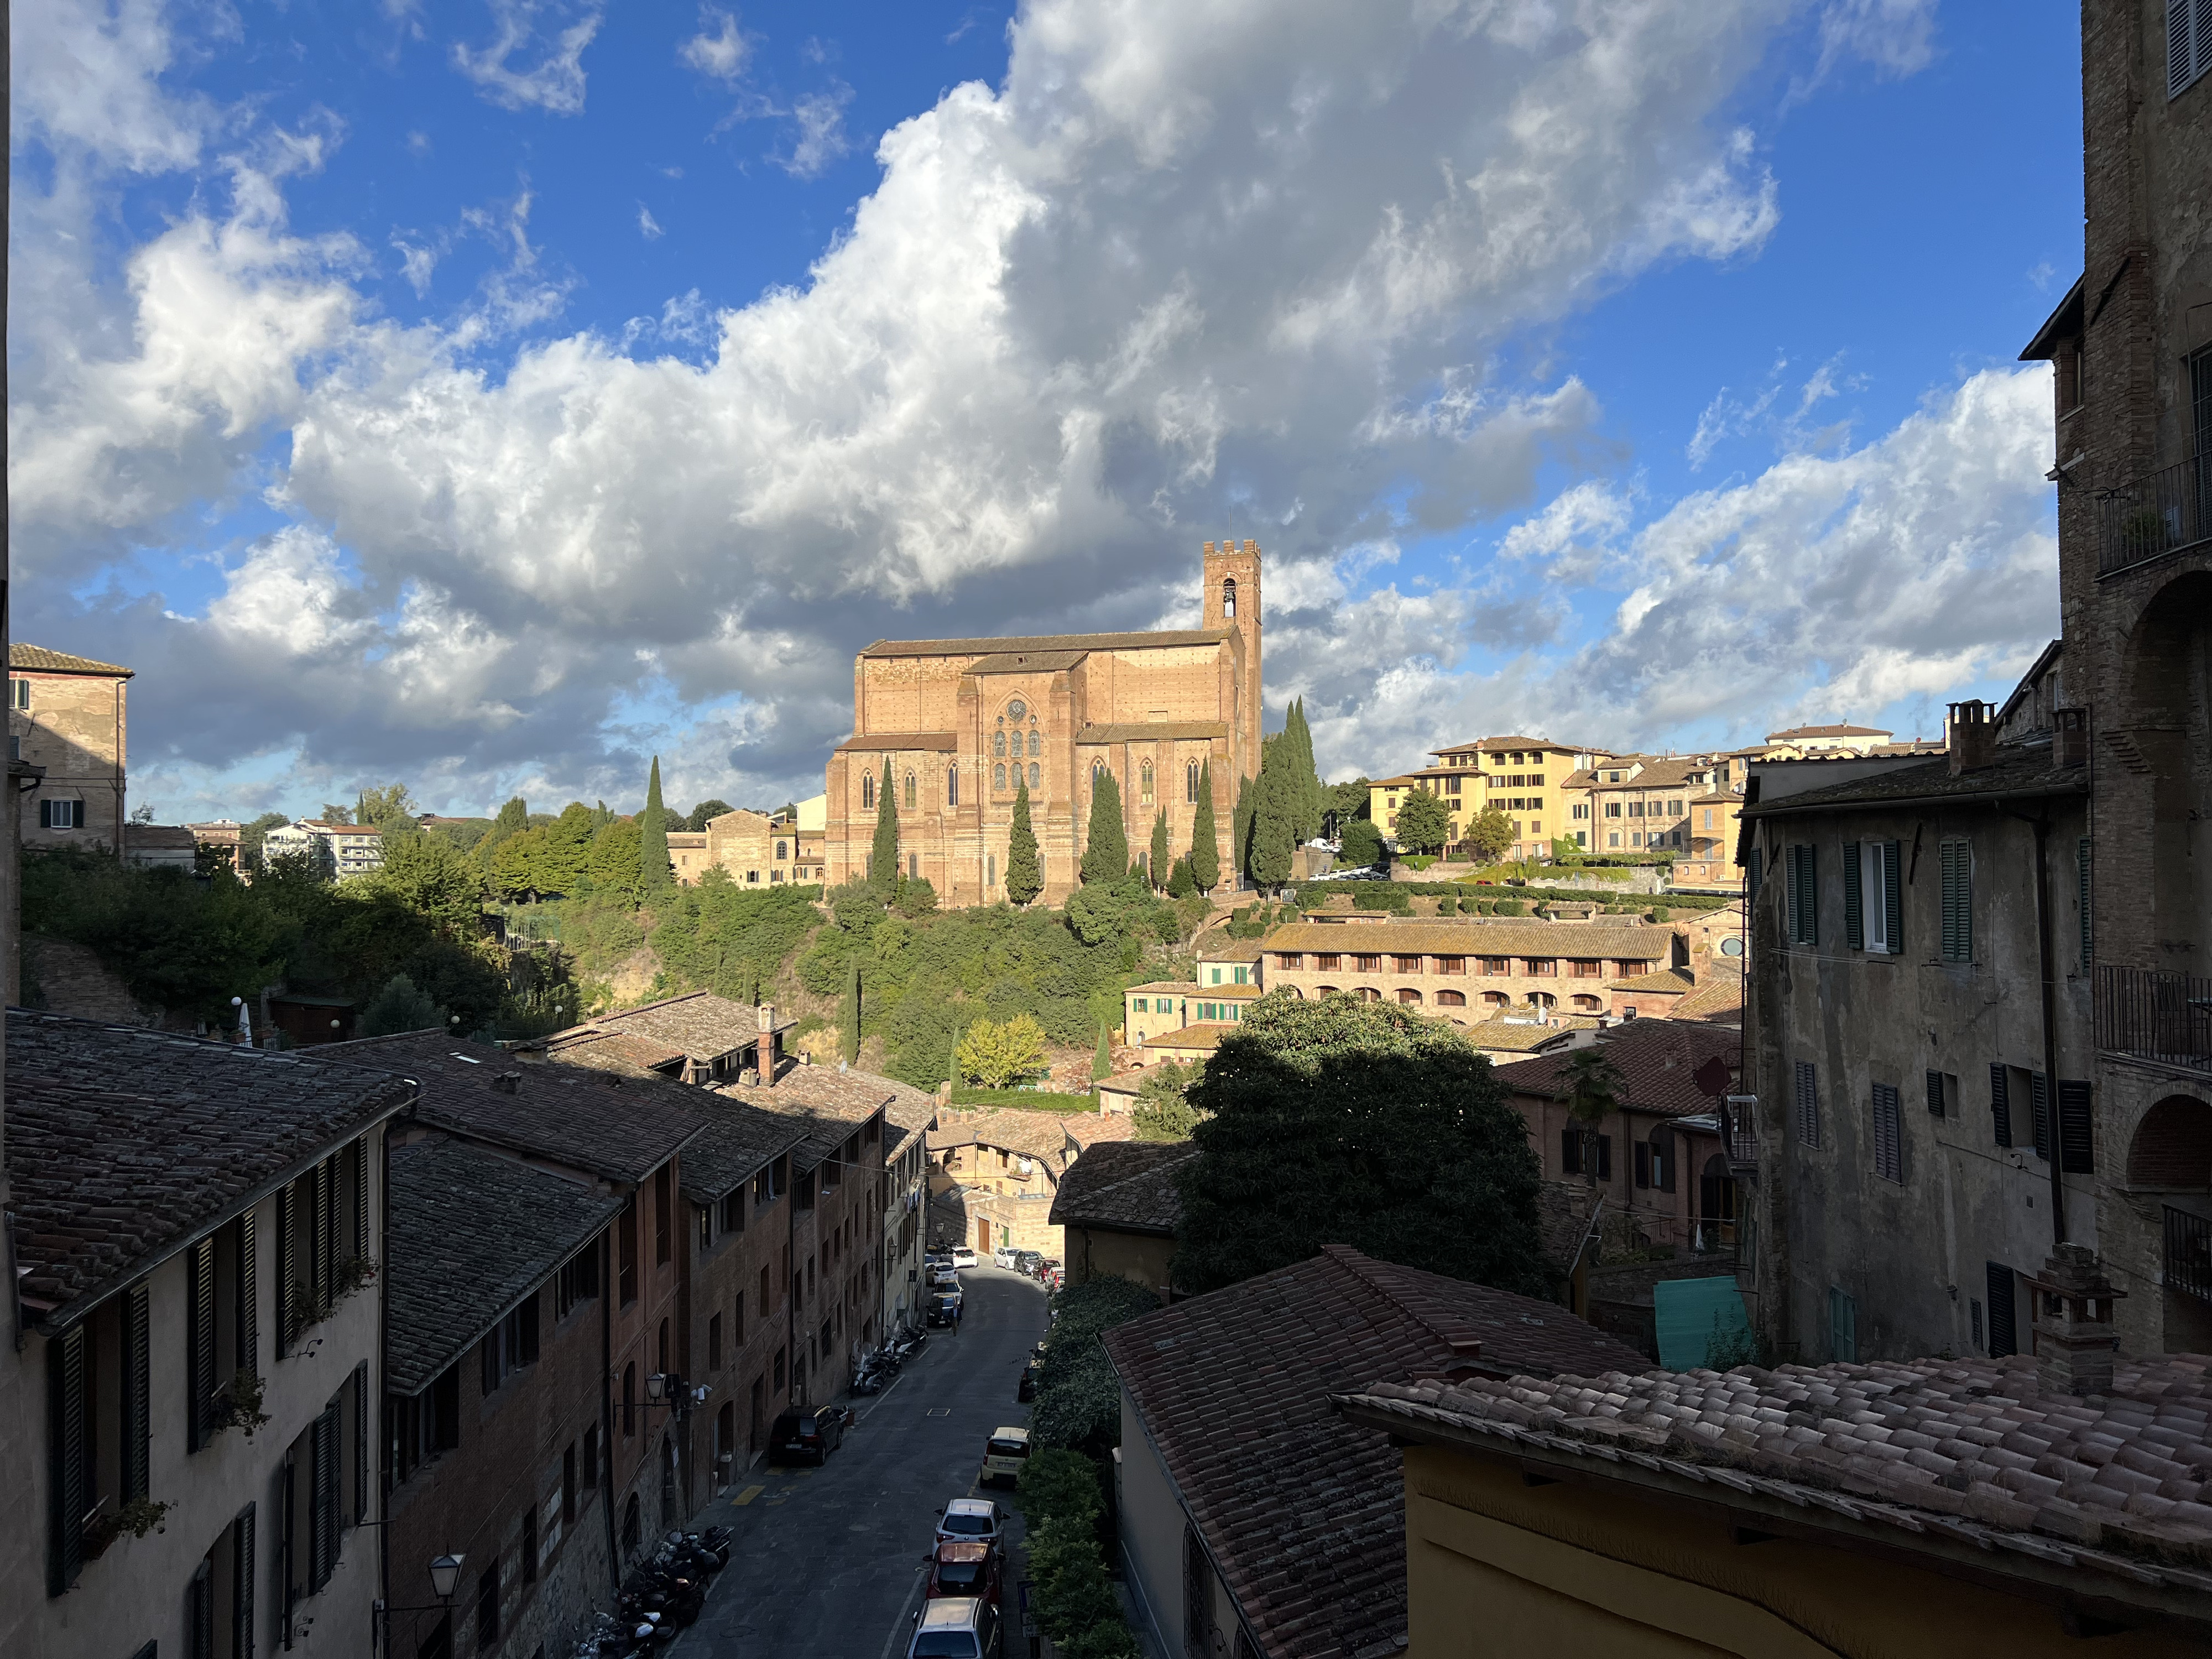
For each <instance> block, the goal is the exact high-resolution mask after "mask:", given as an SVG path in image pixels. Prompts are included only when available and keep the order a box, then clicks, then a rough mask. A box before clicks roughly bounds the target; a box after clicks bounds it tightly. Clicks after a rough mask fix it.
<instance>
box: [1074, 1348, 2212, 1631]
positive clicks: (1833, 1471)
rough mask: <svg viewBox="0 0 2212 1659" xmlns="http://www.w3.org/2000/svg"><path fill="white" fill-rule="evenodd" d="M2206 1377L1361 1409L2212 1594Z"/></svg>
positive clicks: (2161, 1366) (1983, 1362)
mask: <svg viewBox="0 0 2212 1659" xmlns="http://www.w3.org/2000/svg"><path fill="white" fill-rule="evenodd" d="M1147 1323H1148V1322H1147ZM1128 1328H1129V1327H1126V1326H1125V1327H1123V1329H1125V1330H1126V1329H1128ZM1108 1340H1109V1342H1110V1341H1111V1340H1112V1338H1111V1337H1110V1336H1109V1339H1108ZM2208 1372H2212V1357H2208V1356H2206V1355H2203V1354H2160V1355H2158V1356H2155V1357H2154V1358H2145V1359H2142V1360H2136V1361H2129V1360H2122V1361H2121V1362H2120V1363H2119V1364H2118V1368H2117V1370H2116V1371H2115V1374H2114V1376H2113V1381H2112V1391H2111V1393H2109V1394H2107V1395H2096V1396H2093V1397H2091V1398H2088V1399H2082V1398H2080V1397H2078V1396H2076V1395H2068V1394H2058V1393H2054V1392H2051V1391H2048V1390H2046V1389H2044V1388H2043V1387H2042V1385H2041V1383H2039V1380H2038V1378H2037V1376H2036V1364H2035V1361H2034V1360H2033V1358H2029V1357H2028V1356H2027V1355H2025V1354H2016V1355H2014V1356H2012V1357H2011V1358H2005V1359H1998V1360H1987V1359H1966V1360H1951V1359H1915V1360H1906V1361H1902V1362H1894V1363H1881V1364H1866V1365H1856V1364H1835V1365H1822V1366H1817V1367H1814V1366H1805V1365H1784V1366H1781V1367H1778V1369H1776V1370H1771V1371H1766V1370H1759V1369H1757V1368H1755V1367H1751V1366H1746V1367H1744V1368H1743V1369H1741V1370H1733V1371H1728V1372H1725V1373H1720V1372H1714V1371H1707V1370H1692V1371H1683V1372H1667V1371H1650V1372H1646V1373H1644V1375H1641V1376H1616V1375H1606V1376H1589V1377H1588V1378H1587V1379H1585V1378H1581V1377H1559V1378H1553V1379H1551V1380H1548V1381H1540V1380H1536V1379H1534V1378H1525V1377H1514V1378H1512V1379H1510V1381H1505V1382H1492V1381H1487V1380H1485V1379H1481V1378H1474V1377H1470V1378H1465V1379H1457V1378H1455V1379H1450V1380H1442V1381H1408V1380H1393V1381H1391V1382H1389V1383H1376V1384H1374V1385H1371V1386H1369V1387H1366V1388H1364V1389H1361V1390H1360V1391H1359V1392H1358V1393H1357V1394H1355V1395H1350V1396H1348V1397H1347V1400H1346V1405H1347V1406H1348V1407H1352V1408H1354V1409H1356V1410H1358V1411H1359V1412H1360V1413H1361V1414H1362V1416H1363V1417H1364V1418H1365V1419H1367V1420H1370V1421H1380V1422H1387V1423H1389V1424H1390V1425H1392V1426H1393V1427H1394V1429H1396V1428H1398V1427H1399V1425H1405V1427H1404V1429H1402V1430H1401V1431H1405V1432H1413V1431H1418V1430H1419V1429H1431V1430H1443V1431H1447V1432H1449V1433H1450V1434H1451V1435H1452V1436H1453V1437H1460V1438H1463V1439H1464V1441H1465V1443H1468V1444H1483V1443H1486V1444H1487V1445H1488V1446H1490V1447H1492V1448H1494V1449H1495V1450H1496V1451H1497V1452H1498V1454H1500V1455H1508V1456H1511V1455H1528V1454H1539V1455H1543V1456H1544V1457H1545V1458H1546V1459H1547V1461H1548V1460H1552V1459H1556V1460H1559V1461H1560V1462H1577V1463H1581V1464H1583V1465H1584V1466H1585V1467H1586V1468H1589V1469H1590V1470H1592V1471H1593V1472H1596V1471H1600V1470H1604V1471H1607V1472H1608V1473H1611V1474H1614V1475H1615V1476H1616V1478H1620V1479H1625V1480H1638V1474H1637V1473H1636V1471H1638V1470H1642V1471H1644V1472H1647V1473H1648V1474H1651V1475H1656V1476H1662V1477H1663V1476H1674V1477H1678V1478H1681V1479H1684V1480H1688V1481H1692V1482H1694V1483H1695V1484H1696V1486H1698V1487H1699V1488H1702V1489H1704V1490H1705V1491H1712V1490H1714V1489H1716V1488H1718V1489H1720V1490H1721V1491H1723V1492H1728V1491H1734V1492H1742V1493H1746V1494H1751V1495H1756V1496H1759V1497H1761V1498H1771V1499H1778V1500H1780V1502H1782V1503H1784V1504H1789V1505H1790V1506H1792V1507H1794V1508H1795V1509H1796V1510H1801V1511H1803V1512H1804V1513H1805V1515H1806V1517H1807V1519H1808V1522H1812V1523H1816V1524H1817V1523H1818V1522H1820V1521H1821V1520H1822V1519H1823V1518H1824V1515H1825V1514H1835V1515H1839V1516H1844V1517H1846V1518H1847V1519H1849V1520H1850V1521H1853V1522H1872V1523H1874V1524H1875V1525H1877V1526H1882V1527H1889V1528H1897V1529H1899V1530H1900V1531H1902V1532H1904V1533H1905V1534H1911V1536H1912V1537H1914V1538H1916V1539H1918V1538H1929V1539H1934V1540H1940V1541H1949V1542H1954V1543H1964V1544H1967V1545H1969V1546H1973V1547H1978V1549H1980V1550H1983V1551H1987V1552H1989V1555H1988V1556H1987V1557H1986V1558H1985V1559H1987V1560H1988V1561H1989V1562H1990V1565H1992V1566H1993V1567H1996V1568H1998V1569H2001V1570H2011V1571H2019V1572H2021V1574H2023V1575H2033V1576H2038V1577H2047V1576H2048V1574H2049V1572H2050V1570H2051V1568H2053V1567H2058V1568H2063V1569H2067V1570H2069V1571H2082V1572H2086V1573H2100V1574H2107V1575H2110V1576H2112V1577H2115V1578H2117V1579H2119V1580H2121V1581H2123V1582H2124V1583H2132V1584H2137V1585H2143V1584H2151V1585H2158V1584H2164V1585H2170V1586H2173V1587H2175V1588H2180V1589H2189V1590H2193V1591H2195V1592H2197V1595H2200V1596H2212V1504H2208V1503H2206V1502H2205V1501H2204V1499H2205V1498H2207V1497H2212V1493H2208V1492H2207V1491H2206V1477H2207V1476H2208V1475H2212V1445H2208V1444H2207V1441H2208V1440H2209V1439H2212V1428H2208V1422H2212V1380H2208ZM1900 1542H1902V1540H1900Z"/></svg>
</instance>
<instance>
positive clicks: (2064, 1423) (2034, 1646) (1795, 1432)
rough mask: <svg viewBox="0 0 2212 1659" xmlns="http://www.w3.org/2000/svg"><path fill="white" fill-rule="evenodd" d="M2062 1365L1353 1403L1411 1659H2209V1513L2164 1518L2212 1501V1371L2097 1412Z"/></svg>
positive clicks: (2145, 1370) (2145, 1376) (1612, 1378)
mask: <svg viewBox="0 0 2212 1659" xmlns="http://www.w3.org/2000/svg"><path fill="white" fill-rule="evenodd" d="M1485 1358H1488V1355H1487V1354H1486V1355H1485ZM2105 1358H2106V1361H2107V1362H2109V1361H2110V1359H2111V1353H2110V1350H2109V1347H2107V1348H2106V1351H2105ZM2041 1364H2042V1368H2043V1372H2044V1374H2043V1375H2039V1362H2038V1361H2036V1360H2033V1359H2030V1358H2027V1357H2025V1356H2015V1357H2014V1358H2008V1359H2001V1360H1990V1359H1983V1358H1975V1357H1971V1356H1970V1357H1967V1358H1962V1359H1958V1360H1952V1359H1923V1360H1913V1361H1910V1362H1907V1363H1902V1364H1877V1365H1858V1364H1838V1365H1828V1366H1823V1367H1820V1368H1819V1369H1818V1370H1808V1369H1804V1368H1801V1367H1796V1366H1791V1367H1788V1368H1785V1369H1784V1370H1775V1371H1766V1370H1754V1369H1750V1368H1746V1369H1744V1370H1735V1371H1729V1372H1727V1373H1725V1374H1721V1375H1716V1374H1715V1373H1713V1372H1711V1371H1706V1370H1695V1371H1686V1372H1670V1371H1645V1372H1644V1373H1643V1374H1642V1375H1640V1376H1638V1375H1628V1374H1621V1373H1614V1374H1611V1375H1607V1376H1595V1377H1584V1376H1551V1377H1547V1378H1541V1379H1540V1378H1538V1377H1535V1376H1514V1377H1510V1378H1504V1379H1492V1378H1490V1377H1485V1376H1480V1374H1477V1373H1474V1372H1473V1371H1472V1370H1471V1369H1470V1370H1469V1371H1468V1373H1466V1374H1463V1375H1462V1376H1443V1377H1431V1378H1426V1379H1414V1380H1407V1381H1399V1382H1389V1383H1376V1384H1372V1385H1370V1386H1368V1387H1366V1388H1365V1389H1363V1390H1361V1391H1360V1392H1358V1393H1355V1394H1352V1395H1340V1396H1338V1398H1337V1402H1336V1403H1337V1406H1338V1407H1339V1409H1340V1411H1341V1412H1342V1413H1343V1415H1344V1417H1345V1418H1346V1419H1347V1420H1348V1421H1350V1422H1351V1423H1353V1424H1356V1425H1360V1426H1362V1427H1364V1428H1367V1429H1370V1430H1375V1431H1381V1432H1383V1433H1386V1434H1389V1436H1391V1437H1393V1440H1394V1442H1395V1443H1396V1444H1398V1445H1400V1446H1402V1447H1403V1448H1404V1449H1405V1450H1404V1475H1405V1510H1404V1516H1405V1523H1404V1524H1405V1528H1406V1540H1405V1543H1406V1554H1405V1560H1406V1590H1407V1615H1408V1630H1407V1635H1408V1637H1409V1638H1410V1644H1409V1646H1408V1647H1407V1650H1406V1651H1407V1653H1408V1655H1409V1659H1447V1656H1449V1659H1490V1656H1498V1659H1504V1656H1512V1659H1521V1656H1524V1655H1529V1654H1544V1655H1547V1656H1548V1655H1557V1656H1590V1659H1597V1656H1604V1659H1686V1656H1689V1655H1692V1654H1697V1655H1705V1656H1720V1655H1741V1656H1744V1659H1832V1656H1836V1655H1846V1656H1852V1659H1876V1656H1880V1659H1912V1656H1921V1655H1925V1656H1929V1659H1959V1656H1962V1655H1970V1654H2003V1655H2005V1656H2007V1659H2028V1656H2038V1655H2046V1654H2047V1655H2052V1656H2057V1655H2062V1654H2063V1655H2068V1656H2072V1655H2078V1654H2080V1653H2081V1652H2083V1651H2085V1645H2084V1643H2083V1640H2082V1638H2087V1637H2094V1638H2098V1639H2097V1640H2096V1642H2095V1644H2094V1646H2095V1650H2096V1651H2097V1652H2098V1653H2100V1654H2114V1655H2124V1656H2127V1659H2152V1656H2157V1659H2166V1656H2175V1659H2179V1656H2180V1655H2183V1654H2203V1653H2204V1652H2206V1651H2208V1650H2209V1649H2208V1644H2212V1571H2208V1570H2212V1527H2208V1526H2207V1525H2206V1524H2205V1522H2207V1521H2208V1520H2212V1510H2208V1509H2207V1507H2206V1506H2204V1505H2203V1504H2199V1503H2197V1501H2195V1499H2194V1498H2188V1499H2168V1498H2160V1497H2158V1496H2156V1494H2158V1493H2160V1492H2166V1491H2167V1490H2169V1489H2170V1490H2172V1491H2173V1492H2184V1491H2187V1492H2196V1491H2197V1484H2198V1483H2197V1480H2196V1478H2195V1477H2196V1476H2197V1474H2200V1473H2201V1472H2202V1471H2201V1470H2200V1469H2198V1468H2196V1467H2195V1466H2194V1465H2192V1464H2191V1463H2189V1462H2187V1459H2188V1456H2189V1453H2188V1452H2187V1451H2186V1450H2185V1449H2184V1448H2186V1447H2193V1446H2194V1445H2196V1444H2197V1442H2198V1439H2199V1438H2200V1437H2201V1434H2202V1431H2203V1424H2204V1421H2205V1418H2206V1413H2207V1411H2208V1408H2212V1385H2208V1382H2207V1378H2206V1373H2205V1362H2204V1360H2203V1358H2201V1357H2186V1356H2160V1357H2159V1358H2153V1359H2146V1360H2143V1361H2141V1362H2134V1363H2130V1362H2126V1361H2123V1362H2121V1363H2120V1364H2119V1365H2118V1370H2117V1371H2116V1372H2112V1371H2110V1370H2109V1366H2108V1371H2107V1375H2108V1376H2109V1378H2110V1380H2109V1382H2105V1381H2103V1380H2102V1379H2099V1380H2098V1381H2097V1382H2096V1383H2095V1385H2094V1386H2087V1387H2084V1388H2083V1389H2082V1391H2081V1393H2080V1394H2074V1393H2062V1392H2059V1391H2058V1389H2057V1387H2056V1386H2055V1383H2056V1381H2058V1380H2063V1363H2059V1362H2054V1360H2053V1359H2052V1358H2049V1357H2046V1358H2045V1360H2044V1361H2043V1362H2041ZM2015 1447H2020V1448H2029V1447H2032V1448H2033V1452H2034V1455H2033V1457H2031V1456H2030V1455H2028V1454H2027V1452H2026V1451H2021V1450H2015ZM2107 1470H2109V1471H2110V1472H2111V1473H2110V1474H2106V1473H2104V1471H2107ZM2046 1471H2048V1473H2046ZM2136 1492H2142V1493H2145V1494H2150V1496H2148V1497H2147V1498H2133V1497H2132V1496H2130V1495H2131V1494H2134V1493H2136Z"/></svg>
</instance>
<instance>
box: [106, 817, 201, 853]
mask: <svg viewBox="0 0 2212 1659" xmlns="http://www.w3.org/2000/svg"><path fill="white" fill-rule="evenodd" d="M199 844H200V843H199V837H198V836H195V835H194V834H192V832H191V830H189V829H185V827H184V826H183V825H182V824H176V823H126V824H125V825H124V826H123V845H124V847H125V848H126V849H127V850H129V851H131V852H134V853H137V852H144V853H150V852H153V851H154V850H155V848H166V849H167V850H168V851H170V852H177V853H192V852H197V851H198V850H199Z"/></svg>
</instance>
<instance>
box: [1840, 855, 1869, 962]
mask: <svg viewBox="0 0 2212 1659" xmlns="http://www.w3.org/2000/svg"><path fill="white" fill-rule="evenodd" d="M1844 944H1845V945H1848V946H1849V947H1850V949H1852V950H1854V951H1863V950H1865V949H1866V948H1867V939H1866V881H1865V872H1864V871H1863V870H1862V869H1861V868H1860V848H1859V843H1858V842H1855V841H1847V842H1844Z"/></svg>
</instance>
